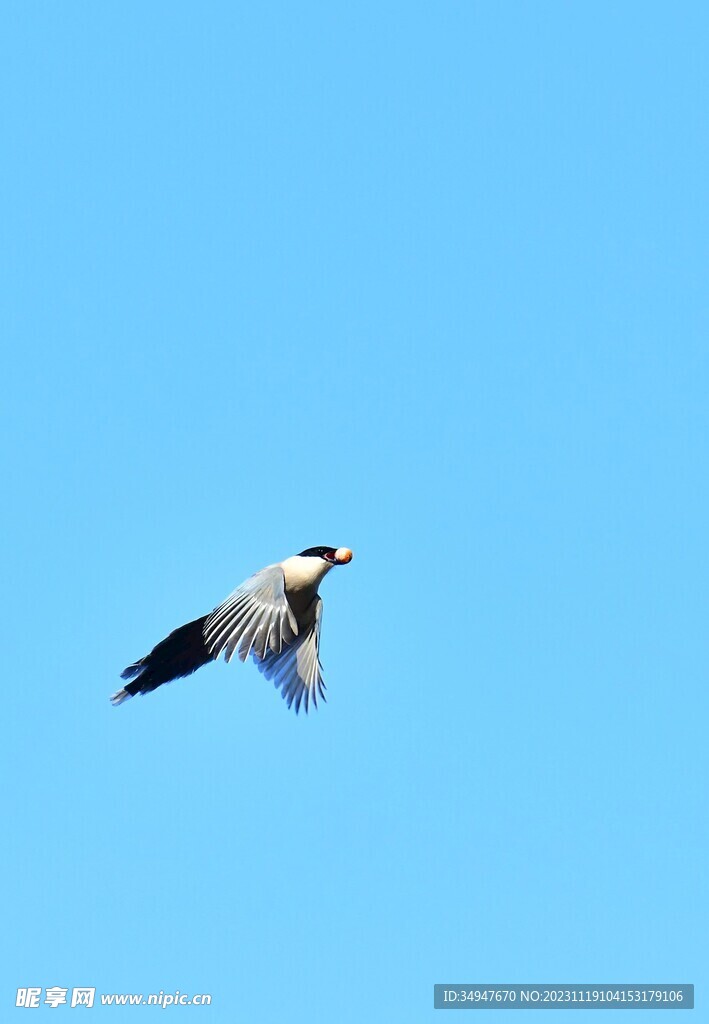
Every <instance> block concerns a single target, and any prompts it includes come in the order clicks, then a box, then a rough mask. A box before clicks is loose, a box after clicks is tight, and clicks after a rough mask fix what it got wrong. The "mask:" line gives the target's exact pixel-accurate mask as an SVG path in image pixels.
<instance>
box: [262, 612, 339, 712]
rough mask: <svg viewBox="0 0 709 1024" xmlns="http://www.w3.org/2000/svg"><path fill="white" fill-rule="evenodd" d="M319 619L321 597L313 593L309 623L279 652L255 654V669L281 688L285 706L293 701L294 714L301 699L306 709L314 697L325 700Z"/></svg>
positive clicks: (315, 700) (316, 702)
mask: <svg viewBox="0 0 709 1024" xmlns="http://www.w3.org/2000/svg"><path fill="white" fill-rule="evenodd" d="M321 620H322V600H321V599H320V597H319V596H316V597H315V601H314V607H313V620H312V623H311V625H310V626H309V627H308V628H307V629H305V630H303V632H302V633H301V634H300V635H299V636H297V637H296V638H295V640H294V641H293V642H292V643H291V644H290V645H289V646H288V647H284V648H283V650H282V651H281V652H280V653H277V652H276V651H273V650H271V651H269V652H268V653H267V654H266V657H265V658H262V659H261V660H259V658H258V657H255V661H256V666H257V668H258V670H259V671H260V672H262V673H263V675H264V676H265V677H266V679H272V680H273V683H274V686H275V687H276V688H278V687H280V688H281V696H282V697H283V699H284V700H285V701H286V702H287V704H288V707H290V706H291V704H293V702H295V711H296V714H297V713H298V711H299V709H300V704H301V701H304V707H305V710H306V712H307V710H308V704H309V702H310V701H311V700H312V702H313V705H314V706H315V707H317V705H318V696H320V697H322V699H323V700H325V699H326V698H325V683H324V681H323V677H322V665H321V664H320V656H319V647H320V622H321Z"/></svg>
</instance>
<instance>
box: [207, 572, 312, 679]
mask: <svg viewBox="0 0 709 1024" xmlns="http://www.w3.org/2000/svg"><path fill="white" fill-rule="evenodd" d="M203 631H204V640H205V643H206V645H207V649H208V650H209V652H210V654H211V655H212V657H213V658H214V659H215V660H216V659H217V658H218V657H219V656H220V655H221V654H222V653H224V655H225V658H226V660H227V661H231V659H232V657H233V655H234V652H235V651H236V650H237V648H238V653H239V657H240V658H241V660H242V661H246V659H247V658H248V656H249V654H253V655H254V657H255V658H256V660H257V662H260V661H261V660H263V659H264V658H266V657H268V656H274V657H278V656H279V655H280V654H281V652H284V650H288V649H289V648H288V644H291V643H292V642H293V640H294V639H295V638H296V637H297V635H298V624H297V622H296V620H295V616H294V614H293V611H292V609H291V607H290V605H289V604H288V601H287V599H286V593H285V578H284V576H283V569H281V567H280V565H269V566H267V567H266V568H265V569H261V571H260V572H257V573H255V574H254V575H253V576H251V577H250V579H248V580H246V581H245V582H244V583H242V584H241V586H240V587H237V589H236V590H235V591H234V592H233V593H232V594H230V595H229V597H227V599H226V600H225V601H222V603H221V604H220V605H219V607H217V608H215V609H214V611H213V612H212V613H211V615H208V616H207V618H206V620H205V623H204V630H203Z"/></svg>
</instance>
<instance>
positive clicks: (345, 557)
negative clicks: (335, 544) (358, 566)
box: [335, 548, 352, 565]
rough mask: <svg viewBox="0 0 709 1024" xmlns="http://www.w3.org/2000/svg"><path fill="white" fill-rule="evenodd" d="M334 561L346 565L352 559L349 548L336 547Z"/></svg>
mask: <svg viewBox="0 0 709 1024" xmlns="http://www.w3.org/2000/svg"><path fill="white" fill-rule="evenodd" d="M335 561H336V562H337V563H338V565H347V563H348V562H351V561H352V552H351V551H350V549H349V548H338V549H337V551H336V552H335Z"/></svg>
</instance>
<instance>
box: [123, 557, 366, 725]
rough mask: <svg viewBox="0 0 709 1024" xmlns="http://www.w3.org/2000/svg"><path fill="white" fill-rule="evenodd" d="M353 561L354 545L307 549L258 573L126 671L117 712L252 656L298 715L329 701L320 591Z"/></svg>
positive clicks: (172, 634) (177, 630)
mask: <svg viewBox="0 0 709 1024" xmlns="http://www.w3.org/2000/svg"><path fill="white" fill-rule="evenodd" d="M351 561H352V552H351V551H350V549H349V548H342V547H341V548H334V547H330V546H328V545H326V544H325V545H320V546H319V547H314V548H306V549H305V551H301V552H300V553H299V554H297V555H292V556H291V557H290V558H285V559H284V560H283V561H282V562H276V563H274V564H273V565H267V566H266V568H265V569H261V570H260V571H259V572H257V573H254V575H253V576H250V577H249V579H247V580H245V581H244V582H243V583H242V584H241V585H240V586H238V587H237V588H236V590H234V591H232V593H231V594H230V595H229V596H228V597H227V598H226V599H225V600H224V601H222V603H221V604H219V605H217V607H216V608H215V609H214V611H212V612H210V613H209V614H208V615H202V616H201V617H200V618H199V619H194V620H193V621H192V622H188V623H186V624H185V625H184V626H180V627H179V629H175V630H173V631H172V633H170V634H169V636H167V637H165V639H164V640H161V641H160V643H159V644H157V645H156V646H155V647H154V648H153V649H152V651H151V652H150V653H149V654H146V655H145V657H143V658H140V659H139V660H138V661H135V662H133V664H132V665H129V666H128V667H127V668H126V669H124V670H123V672H121V679H127V680H130V682H127V683H126V684H125V686H123V687H122V688H121V689H120V690H117V691H116V693H114V694H113V695H112V697H111V698H110V700H111V703H112V704H113V706H114V707H118V706H119V705H120V704H122V703H123V702H124V701H126V700H128V699H129V698H131V697H134V696H135V695H136V694H137V693H140V694H146V693H150V692H151V691H152V690H156V689H157V688H158V686H162V684H163V683H169V682H171V681H172V680H173V679H181V678H183V677H184V676H189V675H191V674H192V673H193V672H196V671H197V669H198V668H201V667H202V666H203V665H206V664H208V663H209V662H210V661H216V660H217V659H218V658H219V657H220V656H221V655H222V654H223V655H224V658H225V661H227V662H228V661H231V659H232V657H233V655H234V654H235V653H238V656H239V658H240V659H241V661H246V659H247V658H248V657H249V655H251V656H252V657H253V659H254V662H255V663H256V666H257V668H258V669H259V671H260V672H261V673H262V674H263V675H264V676H265V677H266V679H271V680H273V683H274V686H275V687H276V689H278V688H280V691H281V696H282V697H283V699H284V700H285V701H286V704H287V705H288V707H289V708H290V707H291V706H293V705H294V706H295V712H296V714H297V713H298V711H299V710H300V706H301V703H302V704H303V706H304V708H305V711H306V713H307V711H308V705H309V704H311V703H312V704H313V706H314V707H317V703H318V697H321V698H322V699H323V700H325V699H326V698H325V683H324V681H323V677H322V665H321V664H320V656H319V647H320V624H321V621H322V598H321V597H320V595H319V594H318V588H319V586H320V584H321V582H322V581H323V579H324V578H325V576H326V575H327V573H328V572H330V570H331V569H332V568H334V566H336V565H347V563H348V562H351Z"/></svg>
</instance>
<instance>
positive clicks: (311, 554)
mask: <svg viewBox="0 0 709 1024" xmlns="http://www.w3.org/2000/svg"><path fill="white" fill-rule="evenodd" d="M299 557H300V558H321V559H322V560H323V561H324V562H327V563H328V564H329V565H347V563H348V562H351V561H352V552H351V551H350V549H349V548H333V547H328V545H327V544H323V545H321V546H320V547H317V548H306V549H305V551H301V552H300V555H299Z"/></svg>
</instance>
